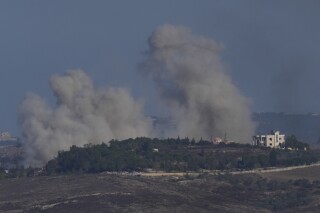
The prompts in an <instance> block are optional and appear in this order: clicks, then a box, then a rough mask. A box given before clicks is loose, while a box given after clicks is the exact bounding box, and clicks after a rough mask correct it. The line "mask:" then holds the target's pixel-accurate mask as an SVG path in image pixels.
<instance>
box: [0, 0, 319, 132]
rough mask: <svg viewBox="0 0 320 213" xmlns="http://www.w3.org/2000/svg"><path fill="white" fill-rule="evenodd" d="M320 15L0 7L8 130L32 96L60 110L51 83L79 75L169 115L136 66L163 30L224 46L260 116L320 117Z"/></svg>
mask: <svg viewBox="0 0 320 213" xmlns="http://www.w3.org/2000/svg"><path fill="white" fill-rule="evenodd" d="M319 11H320V1H318V0H304V1H300V0H297V1H294V0H280V1H279V0H273V1H258V0H241V1H240V0H221V1H214V0H201V1H196V0H193V1H191V0H175V1H172V0H162V1H150V0H143V1H142V0H135V1H129V0H127V1H124V0H123V1H120V0H114V1H102V0H101V1H97V0H90V1H89V0H86V1H84V0H54V1H43V0H37V1H36V0H28V1H14V0H2V1H0V97H1V102H0V131H4V130H8V131H10V132H13V133H14V134H16V135H19V134H20V129H19V127H18V125H17V117H16V111H17V107H18V105H19V103H20V102H21V101H22V99H23V97H24V95H25V93H26V92H28V91H31V92H34V93H37V94H39V95H41V96H43V97H45V98H46V99H48V100H49V101H50V102H51V103H52V104H54V98H53V96H52V94H51V91H50V89H49V86H48V79H49V77H50V76H51V75H52V74H53V73H63V72H65V70H67V69H76V68H81V69H84V70H85V71H86V72H87V73H88V74H89V75H90V76H91V77H92V78H93V79H94V81H95V82H97V84H98V85H100V86H124V87H128V88H130V89H131V91H132V93H133V95H134V96H135V97H136V98H144V99H146V107H145V110H146V113H147V114H149V115H150V114H155V115H156V114H161V112H162V110H161V105H160V103H159V102H157V99H156V98H154V96H155V92H154V89H153V85H152V82H151V81H150V79H149V80H148V79H146V78H144V77H142V76H139V74H138V73H137V72H136V66H137V64H138V63H139V62H141V61H142V60H143V59H144V56H143V54H142V52H143V51H144V50H146V49H147V39H148V36H149V35H150V33H151V32H152V30H153V29H154V28H156V27H157V26H159V25H162V24H179V25H185V26H186V27H189V28H191V29H192V30H193V31H194V32H195V33H197V34H201V35H203V36H207V37H211V38H213V39H215V40H217V41H219V42H221V43H223V45H224V47H225V49H224V52H223V54H222V57H223V60H224V63H225V64H226V67H227V71H228V72H229V73H230V74H231V75H232V77H233V80H234V82H235V83H236V85H237V86H238V87H239V88H240V89H241V91H242V92H243V94H244V95H246V96H247V97H249V98H250V99H251V100H252V105H253V110H254V111H256V112H265V111H276V112H280V111H283V112H298V113H307V112H319V111H320V99H319V97H320V90H319V86H318V85H319V80H320V60H319V56H320V45H319V38H320V27H319V22H320V13H319Z"/></svg>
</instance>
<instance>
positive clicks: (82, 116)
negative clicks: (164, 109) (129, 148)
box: [19, 70, 152, 166]
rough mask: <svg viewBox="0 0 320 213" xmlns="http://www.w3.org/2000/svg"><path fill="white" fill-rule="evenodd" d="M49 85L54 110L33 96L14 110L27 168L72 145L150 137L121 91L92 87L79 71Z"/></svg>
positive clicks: (148, 128)
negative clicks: (54, 104)
mask: <svg viewBox="0 0 320 213" xmlns="http://www.w3.org/2000/svg"><path fill="white" fill-rule="evenodd" d="M50 85H51V88H52V90H53V92H54V95H55V97H56V98H57V106H56V107H55V108H51V107H50V106H49V105H48V104H47V103H46V101H45V100H43V99H42V98H41V97H39V96H38V95H35V94H28V95H27V97H26V98H25V100H24V101H23V102H22V104H21V106H20V108H19V122H20V125H21V127H22V132H23V139H24V145H25V147H26V152H27V158H28V159H27V161H28V162H27V163H28V164H31V165H38V166H39V165H43V164H44V163H46V162H47V161H48V160H50V159H52V158H53V157H54V156H56V154H57V153H58V151H60V150H67V149H69V147H70V146H72V145H77V146H82V145H84V144H88V143H93V144H95V143H101V142H108V141H109V140H111V139H114V138H115V139H126V138H130V137H138V136H150V134H151V132H152V129H151V126H152V124H151V121H150V120H149V119H147V118H146V117H145V116H144V115H143V112H142V103H140V102H136V101H135V100H134V99H133V98H132V97H131V96H130V94H129V92H128V90H127V89H124V88H108V89H103V88H95V86H94V85H93V82H92V80H91V79H90V78H89V77H88V76H87V75H86V74H85V73H84V72H83V71H80V70H76V71H68V72H67V73H66V74H65V75H55V76H53V77H52V78H51V80H50Z"/></svg>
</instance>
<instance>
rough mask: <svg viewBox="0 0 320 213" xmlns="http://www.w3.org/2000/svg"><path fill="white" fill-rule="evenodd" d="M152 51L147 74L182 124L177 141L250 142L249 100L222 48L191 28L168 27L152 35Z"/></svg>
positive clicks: (146, 68)
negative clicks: (222, 139)
mask: <svg viewBox="0 0 320 213" xmlns="http://www.w3.org/2000/svg"><path fill="white" fill-rule="evenodd" d="M149 46H150V50H149V51H148V58H147V60H146V61H145V62H144V63H143V64H142V65H141V69H142V70H143V71H144V72H146V73H149V74H150V75H152V77H153V79H154V82H155V84H156V85H157V88H158V91H159V92H160V96H161V98H162V99H163V100H164V101H165V102H166V104H167V106H168V107H169V108H170V110H171V114H172V116H173V117H174V118H175V120H176V122H177V130H174V131H173V132H171V133H169V134H170V135H171V136H178V135H179V136H182V137H185V136H188V137H195V138H200V137H203V138H206V139H209V138H210V137H211V136H213V135H215V136H224V135H225V134H227V137H228V139H229V140H234V141H237V142H250V140H251V136H252V135H253V133H254V129H255V124H254V123H253V122H252V120H251V114H250V109H249V104H248V100H247V99H246V98H245V97H244V96H243V95H241V94H240V92H239V90H238V89H237V88H236V87H235V86H234V84H233V83H232V80H231V77H230V76H229V75H227V73H226V72H225V70H224V68H223V64H222V62H221V59H220V57H219V53H220V51H221V50H222V46H221V45H220V44H218V43H216V42H215V41H213V40H210V39H207V38H204V37H201V36H197V35H194V34H192V33H191V32H190V31H189V30H188V29H187V28H185V27H182V26H172V25H164V26H161V27H159V28H157V29H156V30H155V31H154V32H153V33H152V35H151V36H150V38H149Z"/></svg>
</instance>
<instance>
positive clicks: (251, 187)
mask: <svg viewBox="0 0 320 213" xmlns="http://www.w3.org/2000/svg"><path fill="white" fill-rule="evenodd" d="M319 183H320V182H319V181H316V182H309V181H306V180H296V181H289V182H288V181H284V182H279V181H275V180H267V179H264V178H262V177H260V176H257V175H228V174H226V175H218V176H210V175H205V174H203V175H200V176H197V177H189V176H188V175H186V176H184V177H157V178H151V177H141V176H134V175H132V174H130V173H124V174H123V175H113V174H107V173H101V174H92V175H90V174H82V175H64V176H51V177H48V176H42V177H29V178H26V177H25V178H13V179H3V180H0V211H1V212H238V213H240V212H275V211H281V212H301V211H307V212H317V210H318V205H319V204H320V203H319V198H320V184H319Z"/></svg>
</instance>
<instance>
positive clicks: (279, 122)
mask: <svg viewBox="0 0 320 213" xmlns="http://www.w3.org/2000/svg"><path fill="white" fill-rule="evenodd" d="M152 120H153V123H154V126H155V127H156V128H157V129H158V131H159V132H160V133H162V134H163V133H164V132H165V129H170V128H171V129H173V128H175V124H174V122H173V120H172V119H170V118H161V117H156V116H152ZM253 120H254V121H255V122H257V124H258V126H257V129H256V134H267V133H269V132H270V131H271V130H279V131H280V132H281V133H284V134H286V135H292V134H293V135H295V136H296V137H297V138H298V139H299V140H301V141H303V142H307V143H310V144H316V143H320V114H312V113H308V114H287V113H274V112H266V113H254V114H253Z"/></svg>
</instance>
